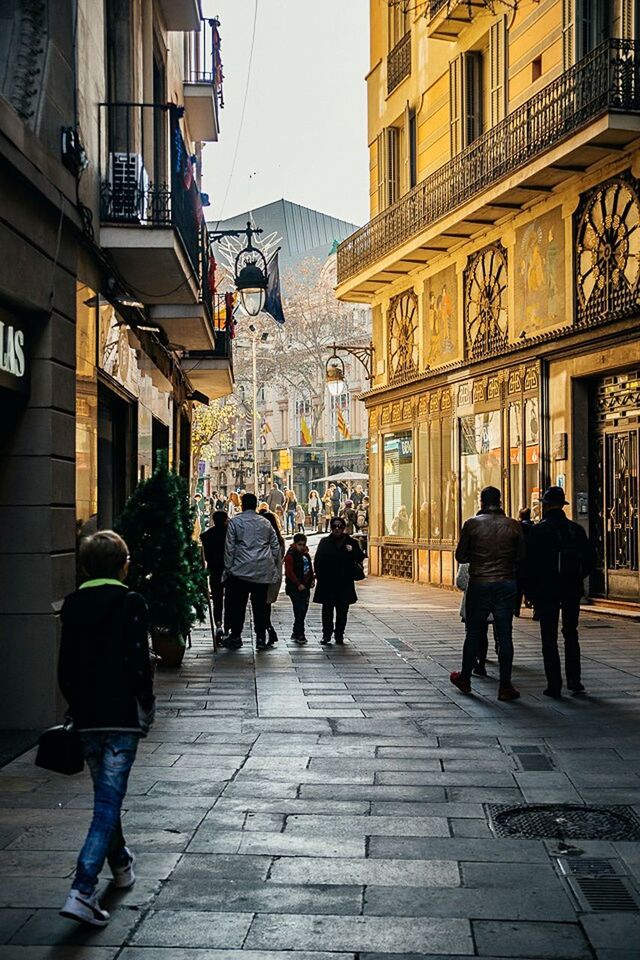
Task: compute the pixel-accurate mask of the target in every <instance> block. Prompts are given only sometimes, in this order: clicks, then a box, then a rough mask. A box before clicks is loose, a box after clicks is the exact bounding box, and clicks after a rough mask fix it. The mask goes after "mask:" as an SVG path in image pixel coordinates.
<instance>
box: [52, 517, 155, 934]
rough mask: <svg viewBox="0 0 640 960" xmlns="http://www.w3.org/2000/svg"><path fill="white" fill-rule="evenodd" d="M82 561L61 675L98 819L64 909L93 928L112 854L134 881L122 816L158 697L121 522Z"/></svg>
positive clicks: (84, 546) (84, 549)
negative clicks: (141, 742)
mask: <svg viewBox="0 0 640 960" xmlns="http://www.w3.org/2000/svg"><path fill="white" fill-rule="evenodd" d="M79 562H80V566H81V568H82V570H83V572H84V574H85V575H86V577H87V579H86V580H85V582H84V583H82V585H81V586H80V588H79V589H78V590H76V591H75V592H74V593H71V594H69V596H68V597H67V598H66V600H65V601H64V604H63V606H62V612H61V617H60V619H61V623H62V631H61V638H60V658H59V664H58V683H59V686H60V690H61V692H62V695H63V697H64V699H65V700H66V701H67V704H68V711H67V715H68V716H69V717H71V718H72V720H73V724H74V727H75V729H76V730H78V732H79V734H80V739H81V743H82V751H83V754H84V758H85V760H86V762H87V765H88V767H89V771H90V773H91V779H92V781H93V804H94V805H93V817H92V820H91V826H90V827H89V832H88V834H87V837H86V840H85V842H84V844H83V847H82V850H81V851H80V854H79V856H78V861H77V865H76V872H75V876H74V879H73V882H72V884H71V890H70V892H69V895H68V897H67V899H66V901H65V903H64V906H63V907H62V910H61V911H60V913H61V914H62V916H63V917H68V918H70V919H72V920H78V921H81V922H84V923H87V924H90V925H91V926H94V927H104V926H106V924H107V923H108V922H109V914H108V912H107V911H106V910H103V909H102V907H101V906H100V903H99V902H98V897H97V883H98V876H99V874H100V871H101V870H102V868H103V866H104V862H105V860H106V861H107V862H108V864H109V867H110V868H111V872H112V875H113V884H114V886H116V887H119V888H121V889H125V888H127V887H131V886H132V885H133V884H134V883H135V879H136V877H135V873H134V869H133V867H134V863H135V857H134V855H133V853H132V851H131V850H130V849H129V847H127V845H126V842H125V839H124V836H123V833H122V824H121V820H120V812H121V809H122V802H123V800H124V797H125V794H126V792H127V782H128V779H129V773H130V770H131V767H132V766H133V762H134V760H135V756H136V751H137V749H138V742H139V740H140V738H141V737H144V736H145V735H146V733H147V732H148V730H149V727H150V726H151V724H152V723H153V718H154V709H155V707H154V705H155V699H154V696H153V677H152V670H151V659H150V651H149V641H148V635H149V617H148V611H147V605H146V602H145V600H144V598H143V597H142V596H141V595H140V594H139V593H134V592H133V591H132V590H129V588H128V587H127V586H126V585H125V583H124V581H125V579H126V576H127V572H128V569H129V550H128V548H127V545H126V543H125V542H124V540H123V539H122V537H120V536H118V534H117V533H114V532H113V530H100V531H98V532H97V533H94V534H93V535H92V536H90V537H88V538H87V539H86V540H83V541H82V543H81V544H80V551H79Z"/></svg>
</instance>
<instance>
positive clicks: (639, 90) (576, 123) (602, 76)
mask: <svg viewBox="0 0 640 960" xmlns="http://www.w3.org/2000/svg"><path fill="white" fill-rule="evenodd" d="M639 50H640V44H639V43H638V42H637V41H633V40H608V41H606V42H605V43H603V44H601V45H600V46H599V47H598V48H597V49H596V50H593V51H592V52H591V53H589V54H588V55H587V56H586V57H584V58H583V59H582V60H580V61H579V63H577V64H575V65H574V66H572V67H570V69H569V70H566V71H565V72H564V73H563V74H561V76H559V77H558V78H557V79H556V80H553V81H552V82H551V83H549V84H547V86H546V87H544V88H543V89H542V90H540V91H539V92H538V93H536V94H535V95H534V96H533V97H531V98H530V99H529V100H527V101H526V103H523V104H522V105H521V106H520V107H518V108H517V109H516V110H514V111H513V112H512V113H510V114H509V116H508V117H505V119H504V120H502V121H501V122H500V123H497V124H496V125H495V126H493V127H491V128H490V129H489V130H487V131H486V132H485V133H484V134H483V135H482V136H481V137H478V139H477V140H474V141H473V143H472V144H470V145H469V146H468V147H467V148H466V149H465V150H463V151H462V152H461V153H459V154H458V155H457V156H455V157H454V158H453V159H451V160H450V161H448V162H447V163H445V164H443V165H442V166H441V167H439V168H438V169H437V170H435V171H434V172H433V173H432V174H431V175H430V176H428V177H427V178H426V179H425V180H423V181H421V183H419V184H417V185H416V186H415V187H414V188H413V189H412V190H410V191H409V192H408V193H407V194H405V196H404V197H402V198H401V199H400V200H398V201H397V202H396V203H394V204H392V205H391V206H390V207H388V208H387V209H386V210H384V211H383V212H382V213H380V214H379V215H378V216H377V217H374V219H373V220H370V221H369V223H367V224H366V225H365V226H364V227H361V229H360V230H357V231H356V232H355V233H353V234H352V235H351V236H350V237H347V239H346V240H343V241H342V243H341V244H340V246H339V247H338V283H344V282H345V280H348V279H349V278H350V277H352V276H354V275H355V274H357V273H359V272H360V271H361V270H364V269H366V268H367V267H369V266H372V265H373V264H375V263H377V262H378V261H379V260H380V259H381V258H382V257H384V256H386V255H387V254H388V253H390V252H391V251H392V250H395V249H396V248H397V247H399V246H400V245H401V244H403V243H405V242H406V241H407V240H410V239H411V238H412V237H415V236H416V235H417V234H419V233H421V232H422V231H423V230H425V229H426V228H427V227H429V226H431V225H432V224H434V223H436V222H437V221H438V220H440V219H442V218H443V217H445V216H447V215H448V214H449V213H451V212H452V211H453V210H455V209H457V208H458V207H461V206H462V205H463V204H464V203H466V202H467V201H468V200H470V199H472V198H473V197H476V196H478V195H479V194H481V193H482V192H483V191H484V190H486V189H487V188H488V187H490V186H491V185H492V184H494V183H496V182H497V181H498V180H501V179H503V178H504V177H507V176H509V175H511V174H512V173H514V172H515V171H516V170H519V169H520V168H521V167H524V166H525V165H526V164H528V163H530V162H531V161H532V160H534V159H535V158H536V157H539V156H541V155H542V154H543V153H545V152H546V151H547V150H549V149H550V148H552V147H554V146H556V145H557V144H558V143H560V142H561V141H562V140H563V139H565V137H567V136H569V135H570V134H572V133H575V132H576V131H578V130H580V129H581V128H582V127H584V126H586V125H587V124H589V123H591V122H592V121H593V120H594V119H596V118H597V117H598V116H600V115H601V114H603V113H606V112H607V111H611V112H622V113H637V112H639V111H640V62H639V58H638V51H639Z"/></svg>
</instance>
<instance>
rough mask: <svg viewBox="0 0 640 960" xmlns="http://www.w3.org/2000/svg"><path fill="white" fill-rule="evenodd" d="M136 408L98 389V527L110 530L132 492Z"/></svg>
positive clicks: (107, 390) (110, 393)
mask: <svg viewBox="0 0 640 960" xmlns="http://www.w3.org/2000/svg"><path fill="white" fill-rule="evenodd" d="M136 424H137V407H136V404H134V403H131V402H129V401H128V400H125V399H124V398H123V397H121V396H119V395H118V394H116V393H115V392H114V391H112V390H110V389H109V388H108V387H107V386H105V385H104V384H99V385H98V525H99V527H100V528H102V529H104V528H111V527H112V526H113V524H114V522H115V521H116V520H117V519H118V517H119V516H120V514H121V513H122V509H123V507H124V505H125V503H126V500H127V497H128V496H129V495H130V493H131V492H132V490H133V486H134V483H135V473H136V463H137V449H136V444H137V436H138V432H137V429H136Z"/></svg>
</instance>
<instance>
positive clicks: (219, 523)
mask: <svg viewBox="0 0 640 960" xmlns="http://www.w3.org/2000/svg"><path fill="white" fill-rule="evenodd" d="M228 522H229V514H228V513H227V512H226V510H215V511H214V513H213V516H212V517H211V526H210V527H209V529H208V530H205V531H204V533H201V534H200V540H201V542H202V547H203V549H204V559H205V563H206V564H207V572H208V574H209V587H210V590H211V599H212V600H213V620H214V623H215V625H216V637H217V639H218V641H221V640H222V637H223V636H224V634H225V633H227V632H228V629H229V611H228V610H225V609H224V581H223V579H222V575H223V573H224V548H225V543H226V540H227V523H228ZM223 611H224V613H225V614H226V616H225V617H224V627H223Z"/></svg>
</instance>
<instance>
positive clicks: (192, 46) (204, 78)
mask: <svg viewBox="0 0 640 960" xmlns="http://www.w3.org/2000/svg"><path fill="white" fill-rule="evenodd" d="M219 26H220V21H219V20H217V19H216V18H215V17H213V18H210V19H203V20H202V29H201V30H200V31H199V32H198V33H192V34H191V35H190V37H189V45H188V48H187V56H186V62H185V71H184V82H185V83H209V84H211V86H212V87H213V88H214V90H215V98H216V107H218V106H220V107H224V95H223V91H222V81H223V79H224V76H223V73H222V58H221V55H220V47H221V40H220V32H219V30H218V27H219Z"/></svg>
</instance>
